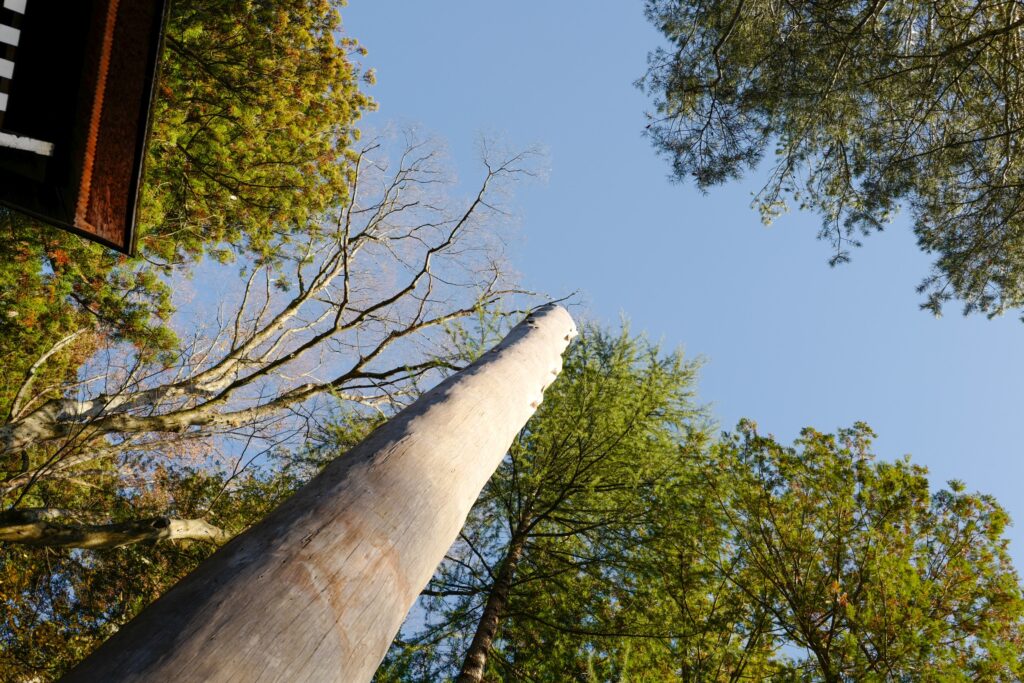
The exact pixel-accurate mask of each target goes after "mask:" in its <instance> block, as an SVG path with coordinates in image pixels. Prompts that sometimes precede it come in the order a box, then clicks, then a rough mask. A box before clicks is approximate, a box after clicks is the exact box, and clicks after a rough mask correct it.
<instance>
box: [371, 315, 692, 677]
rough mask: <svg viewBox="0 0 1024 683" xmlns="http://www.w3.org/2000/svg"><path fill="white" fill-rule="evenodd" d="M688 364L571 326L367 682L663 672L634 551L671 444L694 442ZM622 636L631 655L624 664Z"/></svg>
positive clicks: (660, 635)
mask: <svg viewBox="0 0 1024 683" xmlns="http://www.w3.org/2000/svg"><path fill="white" fill-rule="evenodd" d="M695 371H696V365H695V364H694V363H688V362H684V361H683V360H682V357H681V356H680V355H679V354H671V355H668V356H661V355H659V353H658V350H657V349H656V348H655V347H652V346H651V345H649V344H648V343H646V342H644V341H643V340H640V339H634V338H631V337H630V335H629V334H628V332H625V331H624V332H622V333H621V334H619V335H608V334H606V333H603V332H601V331H599V330H597V329H594V328H590V329H587V330H585V332H584V334H583V335H582V337H581V339H580V341H578V342H577V343H576V344H574V345H573V347H572V349H571V350H570V352H569V354H568V357H567V359H566V363H565V368H564V370H563V374H562V376H561V377H560V378H559V379H558V381H557V382H556V383H555V384H554V385H553V386H552V387H551V388H550V389H549V390H548V394H547V398H546V399H545V402H544V404H543V405H542V406H541V408H540V409H539V411H538V412H537V414H536V415H535V416H534V418H533V419H532V420H531V421H530V422H529V423H528V425H527V426H526V428H525V429H524V430H523V431H522V432H521V433H520V434H519V436H518V438H517V439H516V440H515V442H514V443H513V445H512V448H511V449H510V451H509V453H508V456H507V457H506V459H505V461H504V462H503V463H502V465H501V467H500V468H499V470H498V474H497V475H496V477H495V478H494V479H493V480H492V481H491V482H490V484H489V485H488V487H487V489H486V490H485V493H484V495H483V496H482V497H481V498H480V500H479V501H478V502H477V505H476V507H475V508H474V510H473V512H472V513H471V516H470V520H469V523H468V524H467V525H466V527H465V528H464V529H463V532H462V534H461V536H460V539H459V541H458V542H457V543H456V544H455V545H454V546H453V547H452V548H451V550H450V551H449V553H448V557H447V559H446V560H445V562H444V563H443V564H442V565H441V567H440V568H439V570H438V572H437V573H436V574H435V576H434V578H433V579H432V581H431V582H430V584H429V585H428V586H427V589H426V591H425V592H424V594H423V595H424V598H423V608H424V609H425V610H426V612H425V616H424V617H423V619H425V625H424V627H423V628H422V629H413V630H412V632H410V633H406V634H404V635H403V636H402V639H401V642H400V643H396V645H395V647H394V648H393V650H392V652H391V656H390V658H389V660H388V662H387V664H386V665H385V667H384V668H383V669H382V670H381V671H380V672H379V673H378V680H381V681H384V680H393V679H396V678H398V679H406V680H440V679H443V678H445V677H446V676H452V677H453V678H455V679H456V680H458V681H480V680H483V679H484V678H485V677H487V678H488V679H490V677H491V676H499V677H503V678H506V679H508V680H537V681H541V680H544V681H547V680H552V681H554V680H569V679H572V680H576V679H577V677H579V676H584V675H585V674H586V671H587V670H588V667H590V668H592V669H594V670H600V671H602V672H604V673H602V678H603V677H605V676H607V677H611V678H616V677H619V676H631V675H638V676H641V677H644V676H647V675H649V674H650V673H651V671H646V672H645V668H646V667H648V666H653V665H655V663H657V664H658V665H660V666H664V665H665V659H667V658H666V657H662V658H661V661H660V662H658V661H657V660H658V657H656V656H652V655H650V654H649V650H650V647H649V644H648V641H652V642H653V641H667V640H668V639H669V638H670V637H671V636H670V634H668V633H666V631H665V629H664V628H663V625H662V624H659V623H657V622H656V620H655V621H653V622H652V621H649V620H647V619H646V618H645V616H644V612H645V610H644V606H643V605H642V604H639V603H638V597H639V595H640V594H641V593H642V585H643V580H642V578H641V577H640V576H639V575H638V572H639V567H637V566H636V564H637V563H636V559H637V558H638V557H639V555H640V552H641V548H642V547H643V546H644V544H645V543H646V542H648V536H649V535H650V534H651V531H652V523H651V516H652V515H653V514H655V513H656V511H657V504H658V502H659V501H660V500H661V499H660V496H661V494H662V493H663V492H664V490H665V489H666V488H670V487H673V486H679V485H681V481H680V478H681V477H682V474H681V473H682V472H686V471H687V467H688V466H689V464H688V461H687V459H686V458H685V456H684V454H683V453H681V452H680V447H679V443H680V442H681V441H682V442H686V441H687V440H688V439H690V438H693V439H695V440H697V441H699V440H700V437H699V435H700V434H701V433H702V432H701V425H702V421H701V420H702V417H701V412H700V410H699V409H698V408H697V407H696V406H695V404H694V403H693V398H692V384H693V380H694V375H695ZM691 431H692V432H693V434H692V436H691ZM691 472H692V470H691ZM417 620H418V621H422V620H421V619H419V618H417ZM625 641H636V642H637V645H635V649H636V650H637V651H638V652H639V651H643V652H644V653H643V654H642V655H641V654H636V655H635V656H633V661H632V663H631V662H630V656H629V655H627V654H625V653H626V652H628V651H629V650H630V647H631V646H630V645H623V642H625ZM655 647H656V648H657V647H661V648H664V644H663V643H660V642H659V645H657V646H655ZM662 652H665V653H667V649H662ZM672 666H674V664H673V665H669V668H671V667H672Z"/></svg>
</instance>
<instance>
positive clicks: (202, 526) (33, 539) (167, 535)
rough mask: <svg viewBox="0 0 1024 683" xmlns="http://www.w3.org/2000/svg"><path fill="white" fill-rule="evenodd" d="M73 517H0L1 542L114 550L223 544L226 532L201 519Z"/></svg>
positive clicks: (46, 513)
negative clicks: (155, 544)
mask: <svg viewBox="0 0 1024 683" xmlns="http://www.w3.org/2000/svg"><path fill="white" fill-rule="evenodd" d="M74 515H75V513H74V512H71V511H68V510H54V509H52V508H29V509H26V510H8V511H6V512H3V513H0V541H4V542H6V543H18V544H21V545H35V546H47V547H51V548H91V549H93V550H96V549H100V548H117V547H119V546H122V545H129V544H132V543H140V542H142V541H184V540H191V541H205V542H207V543H223V542H225V541H227V540H228V538H229V536H228V534H227V532H225V531H224V530H223V529H220V528H219V527H216V526H214V525H212V524H210V523H209V522H205V521H203V520H201V519H173V518H171V517H150V518H147V519H136V520H132V521H129V522H117V523H114V524H69V523H67V521H66V520H67V518H69V517H74Z"/></svg>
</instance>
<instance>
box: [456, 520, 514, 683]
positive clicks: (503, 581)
mask: <svg viewBox="0 0 1024 683" xmlns="http://www.w3.org/2000/svg"><path fill="white" fill-rule="evenodd" d="M525 544H526V534H525V533H522V534H521V535H519V536H517V537H514V538H513V539H512V542H511V543H510V544H509V548H508V553H506V555H505V558H504V559H503V560H502V561H501V567H500V568H499V569H498V575H497V576H496V577H495V579H494V585H493V586H491V591H490V593H488V595H487V602H486V603H484V611H483V614H481V615H480V621H479V622H477V625H476V633H474V634H473V642H472V643H470V645H469V650H467V651H466V658H465V659H464V660H463V662H462V671H460V672H459V677H458V678H457V679H456V681H455V683H480V681H482V680H483V677H484V666H486V664H487V654H488V653H489V652H490V651H491V643H493V642H494V635H495V634H496V633H497V632H498V624H500V623H501V618H502V616H503V615H504V613H505V607H506V606H507V605H508V596H509V593H510V592H511V590H512V580H513V579H514V578H515V575H516V568H517V567H518V566H519V560H520V559H521V558H522V556H523V546H524V545H525Z"/></svg>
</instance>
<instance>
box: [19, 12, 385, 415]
mask: <svg viewBox="0 0 1024 683" xmlns="http://www.w3.org/2000/svg"><path fill="white" fill-rule="evenodd" d="M340 4H341V3H340V2H330V1H328V0H287V1H285V2H266V1H259V0H248V1H246V2H227V1H226V0H199V1H197V2H174V3H171V13H170V18H169V21H168V26H167V37H166V45H167V48H166V50H165V54H164V59H163V63H162V68H161V75H160V80H159V84H158V88H157V99H156V104H155V110H154V115H153V126H152V137H151V141H150V145H149V148H148V153H147V157H146V166H145V178H144V182H143V184H142V196H141V208H140V219H139V226H138V233H139V252H140V255H139V257H137V258H134V259H128V258H125V257H123V256H120V255H118V254H116V253H114V252H113V251H111V250H109V249H105V248H103V247H100V246H98V245H95V244H92V243H89V242H86V241H85V240H83V239H81V238H78V237H75V236H73V235H70V234H68V233H65V232H63V231H60V230H57V229H55V228H50V227H47V226H43V225H39V224H38V223H37V222H35V221H32V220H28V219H25V218H23V217H21V216H18V215H16V214H13V213H11V212H9V211H6V210H0V234H2V237H3V239H0V368H2V370H0V414H2V415H3V416H4V417H6V416H7V412H8V410H9V408H10V405H9V403H5V401H10V400H11V399H12V398H13V395H14V393H15V392H16V391H17V387H18V385H19V384H20V382H21V381H22V380H23V379H24V377H25V373H26V372H27V371H28V369H29V368H30V367H31V365H32V363H34V362H35V360H36V359H37V358H39V356H40V355H42V354H43V353H45V352H46V351H47V350H48V349H49V348H50V346H52V345H53V344H54V343H55V342H57V341H58V340H59V339H61V338H63V337H64V336H66V335H68V334H71V333H73V332H74V331H76V330H81V329H85V330H89V331H90V334H89V335H87V336H91V337H95V335H106V336H109V337H111V338H114V339H119V340H126V341H129V342H131V343H133V344H135V345H136V346H137V347H138V348H139V349H140V350H141V351H142V352H143V354H148V355H150V356H152V355H153V354H157V353H160V352H169V351H172V350H173V349H174V347H175V343H176V338H175V335H174V334H173V333H172V332H171V331H170V329H169V328H168V327H167V325H166V321H167V319H168V316H169V315H170V314H171V312H172V306H171V299H170V293H171V290H170V286H169V283H168V278H169V277H170V276H172V275H174V276H178V277H183V276H187V273H188V271H189V267H190V266H191V265H193V264H194V263H196V262H197V261H198V260H199V259H200V258H202V257H203V256H204V255H207V256H212V257H214V258H217V259H220V260H226V259H229V258H231V257H232V256H233V255H236V254H241V255H245V256H246V257H247V258H255V259H263V260H271V261H272V260H273V257H274V256H275V254H277V252H278V251H279V250H280V248H281V246H282V245H283V244H284V243H286V242H288V241H289V240H290V239H291V237H292V236H293V235H294V234H307V233H309V232H311V231H312V232H316V231H317V230H318V229H319V225H320V221H321V220H322V219H323V217H324V215H325V212H326V211H327V210H328V209H329V208H330V207H331V206H338V205H340V204H343V203H344V201H345V199H346V197H347V191H348V184H349V180H350V172H351V164H350V163H348V154H349V151H348V145H349V144H350V143H351V141H352V140H353V139H354V137H355V136H356V131H355V129H354V128H353V126H354V124H355V122H356V120H357V119H358V117H359V114H360V112H361V111H362V110H363V109H366V108H368V107H370V106H371V103H370V101H369V99H368V98H367V97H366V96H365V95H363V94H362V93H360V92H359V90H358V87H357V86H358V80H359V79H358V74H357V71H356V69H355V67H354V66H353V65H352V63H351V61H350V59H349V56H350V54H351V53H353V52H359V51H360V48H359V47H358V46H357V45H356V44H355V42H354V41H352V40H351V39H348V38H339V37H338V36H337V35H336V34H337V32H338V31H339V30H340V18H339V16H338V12H337V7H338V6H339V5H340ZM82 343H85V340H84V339H83V340H82ZM79 346H81V344H80V345H79ZM76 350H77V351H78V353H77V354H76V353H74V351H76ZM82 353H83V351H82V349H81V348H79V349H68V350H66V351H65V352H64V353H63V354H61V356H60V357H59V358H56V359H54V361H53V362H51V363H50V365H49V366H48V369H47V372H48V373H49V379H50V380H52V381H50V382H47V383H43V382H40V383H39V384H38V385H37V386H44V385H46V384H56V385H59V384H60V380H67V379H71V378H73V377H74V372H75V370H76V369H77V366H78V362H77V361H80V360H81V357H82Z"/></svg>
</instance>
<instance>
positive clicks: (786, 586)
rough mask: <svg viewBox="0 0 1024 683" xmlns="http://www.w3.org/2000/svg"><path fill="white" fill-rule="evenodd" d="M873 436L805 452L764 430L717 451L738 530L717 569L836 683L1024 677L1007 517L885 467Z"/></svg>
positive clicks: (920, 476) (806, 674)
mask: <svg viewBox="0 0 1024 683" xmlns="http://www.w3.org/2000/svg"><path fill="white" fill-rule="evenodd" d="M873 436H874V435H873V434H872V433H871V431H870V429H869V428H868V427H867V426H866V425H863V424H857V425H855V426H854V427H853V428H851V429H845V430H841V431H840V432H839V433H838V434H835V435H832V434H822V433H820V432H817V431H814V430H813V429H806V430H804V432H803V433H802V435H801V437H800V439H798V440H797V443H796V447H795V448H787V447H783V446H781V445H779V444H778V443H777V442H776V441H775V440H774V439H772V438H771V437H763V436H760V435H758V434H757V432H756V429H755V427H754V425H753V424H752V423H749V422H745V423H741V425H740V428H739V432H738V433H737V434H736V435H734V436H732V437H730V438H728V439H726V440H725V441H724V442H723V443H722V444H721V445H720V446H718V447H717V448H716V449H715V450H714V461H713V462H714V466H715V467H716V468H717V469H718V470H719V471H720V472H721V473H722V475H721V478H720V480H719V482H718V483H717V484H716V486H715V487H714V489H713V491H711V492H709V494H708V495H709V498H713V499H714V500H715V501H716V503H717V504H718V505H719V506H720V507H721V508H722V509H723V510H724V511H726V513H727V515H728V518H729V526H730V531H731V539H730V543H729V544H728V545H727V546H726V547H725V552H724V553H723V552H722V550H719V551H718V554H717V555H716V558H717V559H716V561H715V565H716V566H717V567H719V569H720V570H721V571H723V572H725V573H726V575H727V576H728V577H729V580H730V581H731V582H732V583H733V584H734V585H735V586H737V587H738V588H739V589H740V590H741V591H742V593H743V594H744V595H746V596H747V599H748V600H749V601H750V602H751V604H752V606H753V607H756V608H757V609H760V610H762V612H763V614H764V615H765V618H766V619H767V621H768V622H769V623H770V625H769V626H768V630H770V631H771V632H773V633H775V634H776V635H777V636H778V638H779V639H780V642H785V643H788V644H790V645H791V646H795V647H798V648H800V649H802V650H804V651H805V652H806V654H807V656H806V658H805V659H804V660H803V661H801V662H798V667H799V668H800V669H801V670H802V677H803V678H804V679H810V680H822V681H870V680H942V681H954V680H986V681H1014V680H1020V677H1021V676H1022V675H1024V660H1022V655H1021V653H1022V652H1024V598H1022V594H1021V586H1020V582H1019V579H1018V576H1017V574H1016V572H1015V571H1014V570H1013V567H1012V565H1011V561H1010V558H1009V555H1008V554H1007V551H1006V546H1007V540H1006V539H1005V538H1004V532H1005V529H1006V525H1007V524H1008V521H1009V520H1008V518H1007V515H1006V512H1005V511H1004V510H1003V509H1002V508H1001V507H1000V506H999V505H998V504H997V503H996V502H995V501H994V500H993V499H992V498H991V497H989V496H983V495H978V494H969V493H966V492H964V489H963V486H962V485H961V484H959V483H957V482H951V483H950V488H949V489H944V490H940V491H938V492H936V493H934V494H932V493H931V492H930V490H929V485H928V480H927V477H926V471H925V469H924V468H923V467H921V466H919V465H913V464H911V463H910V462H909V460H908V459H903V460H898V461H895V462H875V461H874V456H873V455H872V453H871V451H870V448H871V439H872V437H873Z"/></svg>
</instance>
